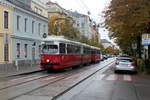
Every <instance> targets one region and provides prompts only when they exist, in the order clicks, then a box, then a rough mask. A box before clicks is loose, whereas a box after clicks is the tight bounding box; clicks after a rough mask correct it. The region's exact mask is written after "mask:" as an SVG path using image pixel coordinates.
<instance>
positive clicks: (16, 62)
mask: <svg viewBox="0 0 150 100" xmlns="http://www.w3.org/2000/svg"><path fill="white" fill-rule="evenodd" d="M15 65H16V69H17V71H19V66H18V60H16V61H15Z"/></svg>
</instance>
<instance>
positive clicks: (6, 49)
mask: <svg viewBox="0 0 150 100" xmlns="http://www.w3.org/2000/svg"><path fill="white" fill-rule="evenodd" d="M4 61H9V45H8V43H6V44H5V45H4Z"/></svg>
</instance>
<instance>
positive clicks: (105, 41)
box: [101, 39, 111, 43]
mask: <svg viewBox="0 0 150 100" xmlns="http://www.w3.org/2000/svg"><path fill="white" fill-rule="evenodd" d="M101 42H102V43H111V42H109V41H108V40H106V39H101Z"/></svg>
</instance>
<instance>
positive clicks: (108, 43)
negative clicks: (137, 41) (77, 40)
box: [101, 39, 114, 49]
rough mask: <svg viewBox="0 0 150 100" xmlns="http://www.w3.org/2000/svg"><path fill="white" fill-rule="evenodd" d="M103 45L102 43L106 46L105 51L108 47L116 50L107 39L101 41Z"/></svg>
mask: <svg viewBox="0 0 150 100" xmlns="http://www.w3.org/2000/svg"><path fill="white" fill-rule="evenodd" d="M101 43H102V45H103V46H104V48H105V49H106V48H108V47H112V48H114V45H113V44H112V43H111V42H109V41H108V40H106V39H101Z"/></svg>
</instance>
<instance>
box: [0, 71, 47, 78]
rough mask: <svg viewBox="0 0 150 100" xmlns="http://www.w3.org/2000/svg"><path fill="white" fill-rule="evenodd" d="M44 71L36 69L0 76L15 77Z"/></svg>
mask: <svg viewBox="0 0 150 100" xmlns="http://www.w3.org/2000/svg"><path fill="white" fill-rule="evenodd" d="M43 71H45V70H42V69H39V70H35V71H30V72H22V73H17V74H12V75H8V76H4V77H0V78H9V77H14V76H19V75H29V74H33V73H38V72H43Z"/></svg>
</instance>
